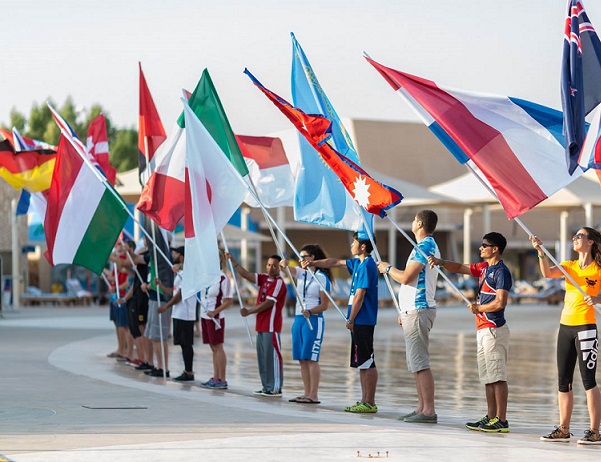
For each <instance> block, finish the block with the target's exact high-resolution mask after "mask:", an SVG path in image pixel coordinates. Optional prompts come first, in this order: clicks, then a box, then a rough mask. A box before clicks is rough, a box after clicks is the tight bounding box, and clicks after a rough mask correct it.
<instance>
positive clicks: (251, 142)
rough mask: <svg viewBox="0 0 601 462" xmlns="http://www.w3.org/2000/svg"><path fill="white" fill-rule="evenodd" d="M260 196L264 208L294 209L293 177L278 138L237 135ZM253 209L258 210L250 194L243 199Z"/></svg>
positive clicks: (257, 205)
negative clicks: (289, 207)
mask: <svg viewBox="0 0 601 462" xmlns="http://www.w3.org/2000/svg"><path fill="white" fill-rule="evenodd" d="M236 140H238V145H239V146H240V151H242V156H244V160H245V161H246V165H247V167H248V170H249V175H250V178H251V179H252V182H253V184H254V185H255V188H256V190H257V195H258V196H259V198H260V199H261V202H262V203H263V205H264V206H265V207H281V206H291V205H292V204H293V202H294V189H293V188H292V185H293V184H294V177H293V176H292V171H291V170H290V164H289V163H288V159H287V158H286V152H285V151H284V145H283V144H282V140H280V139H279V138H271V137H268V136H246V135H236ZM244 202H246V203H247V204H248V205H250V206H251V207H259V204H258V203H257V201H256V200H255V199H254V197H253V196H252V195H251V194H250V193H249V194H247V196H246V198H245V199H244Z"/></svg>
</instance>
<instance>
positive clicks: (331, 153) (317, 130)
mask: <svg viewBox="0 0 601 462" xmlns="http://www.w3.org/2000/svg"><path fill="white" fill-rule="evenodd" d="M244 73H245V74H246V75H248V77H250V79H251V80H252V82H253V83H254V84H255V85H256V86H257V88H259V90H261V91H262V92H263V94H265V96H267V98H269V100H271V102H272V103H273V104H275V105H276V107H277V108H278V109H279V110H280V111H281V112H282V113H283V114H284V115H285V116H286V117H287V118H288V120H290V122H292V124H293V125H294V126H295V127H296V129H297V130H298V131H299V133H301V134H302V135H303V136H304V137H305V139H306V140H307V141H309V143H310V144H311V146H313V148H314V149H315V150H316V151H317V152H318V153H319V154H320V156H321V158H322V159H323V160H324V162H325V163H326V164H328V166H329V167H330V168H331V169H332V170H333V171H334V172H335V173H336V175H337V176H338V178H339V179H340V181H341V182H342V184H343V185H344V187H345V188H346V189H347V191H348V192H349V194H350V195H351V197H352V198H353V199H354V200H355V201H356V202H357V203H358V204H359V205H360V206H361V207H363V208H364V209H365V210H367V211H368V212H369V213H373V214H375V215H379V216H380V217H382V218H383V217H384V216H386V210H388V209H390V208H392V207H394V206H395V205H397V204H399V203H400V202H401V200H402V199H403V196H402V194H401V193H399V192H398V191H396V190H394V189H393V188H391V187H389V186H385V185H383V184H381V183H378V182H377V181H375V180H374V179H373V178H371V176H369V174H368V173H367V172H366V171H365V170H363V169H362V168H361V167H360V166H359V165H357V164H356V163H354V162H353V161H352V160H350V159H349V158H347V157H346V156H343V155H342V154H340V153H339V152H338V151H336V150H335V149H334V148H333V147H332V146H330V145H329V144H328V140H329V139H330V137H331V126H332V122H331V121H330V120H328V119H326V118H325V117H323V116H321V115H310V114H305V113H304V112H303V111H301V110H300V109H298V108H296V107H293V106H292V105H291V104H290V103H288V102H287V101H285V100H284V99H282V98H281V97H279V96H278V95H276V94H275V93H273V92H272V91H270V90H268V89H267V88H265V87H264V86H263V85H262V84H261V83H260V82H259V81H258V80H257V79H256V78H255V77H254V76H253V75H252V74H251V73H250V72H249V71H248V70H247V69H245V70H244Z"/></svg>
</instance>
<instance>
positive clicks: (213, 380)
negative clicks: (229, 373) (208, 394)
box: [200, 377, 217, 388]
mask: <svg viewBox="0 0 601 462" xmlns="http://www.w3.org/2000/svg"><path fill="white" fill-rule="evenodd" d="M216 383H217V379H216V378H215V377H211V378H210V379H209V380H207V381H206V382H202V383H201V384H200V386H201V387H203V388H214V387H215V384H216Z"/></svg>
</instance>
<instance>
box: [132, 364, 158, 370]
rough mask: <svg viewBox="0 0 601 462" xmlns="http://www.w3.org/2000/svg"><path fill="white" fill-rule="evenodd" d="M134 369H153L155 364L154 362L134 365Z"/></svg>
mask: <svg viewBox="0 0 601 462" xmlns="http://www.w3.org/2000/svg"><path fill="white" fill-rule="evenodd" d="M134 369H135V370H137V371H151V370H152V369H154V366H153V365H152V364H148V363H142V364H140V365H139V366H136V367H134Z"/></svg>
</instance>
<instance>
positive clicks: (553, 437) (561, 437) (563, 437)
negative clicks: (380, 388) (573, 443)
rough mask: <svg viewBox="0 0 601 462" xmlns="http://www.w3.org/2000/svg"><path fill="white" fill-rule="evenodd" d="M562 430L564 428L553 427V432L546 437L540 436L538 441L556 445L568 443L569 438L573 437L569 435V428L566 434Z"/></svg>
mask: <svg viewBox="0 0 601 462" xmlns="http://www.w3.org/2000/svg"><path fill="white" fill-rule="evenodd" d="M563 428H565V427H562V426H555V430H553V431H552V432H551V433H549V434H548V435H544V436H541V437H540V440H541V441H549V442H551V443H554V442H557V443H569V442H570V436H573V435H572V434H571V433H570V429H569V428H568V431H567V432H564V431H563ZM585 436H586V435H585Z"/></svg>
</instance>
